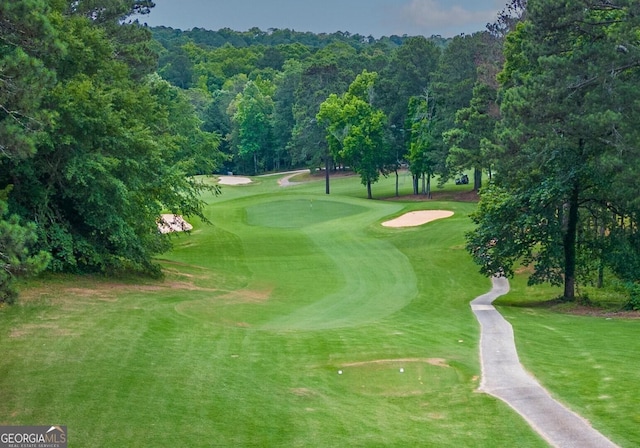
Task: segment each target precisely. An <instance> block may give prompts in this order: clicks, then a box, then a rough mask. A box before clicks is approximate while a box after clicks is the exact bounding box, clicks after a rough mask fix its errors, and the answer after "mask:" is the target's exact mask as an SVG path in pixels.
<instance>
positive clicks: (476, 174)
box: [473, 168, 482, 191]
mask: <svg viewBox="0 0 640 448" xmlns="http://www.w3.org/2000/svg"><path fill="white" fill-rule="evenodd" d="M480 188H482V170H481V169H479V168H474V169H473V191H480Z"/></svg>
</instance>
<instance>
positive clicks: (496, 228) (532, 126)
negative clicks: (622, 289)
mask: <svg viewBox="0 0 640 448" xmlns="http://www.w3.org/2000/svg"><path fill="white" fill-rule="evenodd" d="M639 8H640V5H638V3H637V2H634V1H627V0H618V1H606V2H604V1H597V0H590V1H578V0H572V1H555V0H529V1H528V3H527V13H526V20H524V21H522V22H521V23H520V24H519V25H518V26H517V27H516V29H515V31H514V32H512V33H510V34H508V35H507V38H506V44H505V64H504V69H503V71H502V73H501V74H500V81H501V92H500V96H501V112H502V120H501V121H500V123H499V125H498V129H499V141H500V144H501V150H500V157H499V158H498V160H499V162H498V163H497V164H496V171H497V176H496V182H495V184H494V185H492V186H491V187H490V188H488V189H487V190H486V191H485V192H484V194H483V195H482V200H481V203H480V207H479V210H478V212H477V213H476V214H475V215H474V221H475V222H476V224H477V225H478V227H477V229H476V230H475V231H474V232H472V233H470V234H469V236H468V239H469V245H468V247H469V250H470V252H471V253H472V254H473V256H474V258H475V259H476V261H477V262H478V263H479V264H480V265H481V267H482V270H483V272H485V273H486V274H489V275H491V274H495V273H498V272H500V273H504V274H506V275H510V274H512V273H513V270H514V269H515V267H516V266H517V265H518V263H523V264H525V265H530V264H531V265H533V268H534V271H533V274H532V275H531V277H530V282H531V283H538V282H543V281H548V282H551V283H553V284H564V297H565V298H566V299H568V300H572V299H573V298H574V297H575V287H576V283H577V281H578V278H579V276H580V275H582V277H583V278H585V279H589V278H593V275H594V273H595V272H597V271H599V270H600V271H601V270H602V269H604V268H605V267H608V268H610V269H611V270H612V271H613V272H614V273H615V274H617V275H618V276H619V277H621V278H623V279H626V280H628V281H637V280H638V272H640V271H638V270H636V269H635V267H636V266H638V255H639V250H638V247H639V246H638V245H637V241H638V240H637V237H638V225H637V223H638V221H637V219H638V211H639V210H638V208H637V206H638V200H637V197H636V194H635V193H634V192H636V191H637V189H638V186H639V185H638V170H637V168H638V165H637V164H638V160H640V159H639V156H640V154H638V132H637V126H636V123H637V122H638V109H637V104H639V103H638V100H639V99H640V97H639V95H640V91H639V90H638V89H637V85H638V76H639V75H640V62H638V61H640V58H638V56H639V53H638V52H639V51H640V48H639V47H638V34H637V30H638V27H639V25H640V23H639V22H638V21H639V20H640V15H639V14H638V13H639V12H640V9H639ZM631 173H634V174H631Z"/></svg>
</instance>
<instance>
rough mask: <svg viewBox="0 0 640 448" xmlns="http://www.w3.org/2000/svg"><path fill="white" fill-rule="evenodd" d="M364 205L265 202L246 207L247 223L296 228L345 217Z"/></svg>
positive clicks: (318, 201) (329, 202)
mask: <svg viewBox="0 0 640 448" xmlns="http://www.w3.org/2000/svg"><path fill="white" fill-rule="evenodd" d="M366 210H367V209H366V208H365V207H361V206H359V205H353V204H345V203H342V202H336V201H322V200H315V201H314V200H313V199H294V200H289V201H273V202H265V203H261V204H257V205H254V206H252V207H248V208H247V223H248V224H250V225H254V226H264V227H278V228H297V227H305V226H307V225H311V224H317V223H320V222H325V221H331V220H333V219H338V218H345V217H347V216H350V215H355V214H358V213H362V212H364V211H366Z"/></svg>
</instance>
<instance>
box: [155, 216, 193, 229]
mask: <svg viewBox="0 0 640 448" xmlns="http://www.w3.org/2000/svg"><path fill="white" fill-rule="evenodd" d="M158 229H159V230H160V232H161V233H169V232H186V231H187V230H191V229H193V226H192V225H191V224H189V223H188V222H187V221H185V220H184V218H183V217H182V216H180V215H171V214H165V215H162V216H161V219H160V221H158Z"/></svg>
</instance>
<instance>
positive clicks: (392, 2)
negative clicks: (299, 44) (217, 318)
mask: <svg viewBox="0 0 640 448" xmlns="http://www.w3.org/2000/svg"><path fill="white" fill-rule="evenodd" d="M154 3H155V4H156V6H155V8H153V10H152V11H151V14H149V15H148V16H144V17H140V18H139V20H140V22H141V23H147V24H148V25H149V26H161V25H163V26H167V27H172V28H179V29H181V30H188V29H192V28H196V27H198V28H205V29H208V30H214V31H215V30H218V29H220V28H231V29H232V30H235V31H246V30H248V29H250V28H253V27H257V28H260V29H261V30H262V31H268V30H269V29H270V28H281V29H282V28H289V29H292V30H295V31H311V32H313V33H334V32H336V31H344V32H349V33H351V34H361V35H363V36H369V35H372V36H373V37H376V38H379V37H381V36H391V35H394V34H395V35H398V36H402V35H404V34H407V35H409V36H416V35H424V36H427V37H429V36H432V35H441V36H443V37H453V36H455V35H457V34H461V33H465V34H471V33H473V32H475V31H482V30H484V29H485V26H486V24H487V23H488V22H493V21H495V18H496V16H497V13H498V11H500V10H502V9H503V8H504V6H505V4H506V3H507V0H154Z"/></svg>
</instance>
